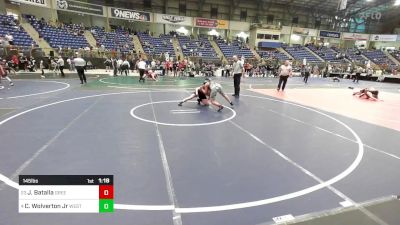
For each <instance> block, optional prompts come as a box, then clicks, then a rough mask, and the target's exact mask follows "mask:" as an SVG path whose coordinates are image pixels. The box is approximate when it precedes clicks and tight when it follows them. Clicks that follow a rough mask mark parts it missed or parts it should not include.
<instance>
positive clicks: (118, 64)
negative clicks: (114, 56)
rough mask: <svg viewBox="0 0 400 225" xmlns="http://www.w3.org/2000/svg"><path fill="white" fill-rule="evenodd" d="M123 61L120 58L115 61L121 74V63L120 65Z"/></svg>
mask: <svg viewBox="0 0 400 225" xmlns="http://www.w3.org/2000/svg"><path fill="white" fill-rule="evenodd" d="M123 62H124V61H123V60H122V59H121V58H119V59H118V61H117V68H118V71H119V72H120V74H121V75H122V70H121V65H122V63H123Z"/></svg>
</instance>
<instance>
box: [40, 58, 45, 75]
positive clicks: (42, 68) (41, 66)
mask: <svg viewBox="0 0 400 225" xmlns="http://www.w3.org/2000/svg"><path fill="white" fill-rule="evenodd" d="M39 69H40V70H41V71H42V75H41V78H45V76H44V62H43V60H40V64H39Z"/></svg>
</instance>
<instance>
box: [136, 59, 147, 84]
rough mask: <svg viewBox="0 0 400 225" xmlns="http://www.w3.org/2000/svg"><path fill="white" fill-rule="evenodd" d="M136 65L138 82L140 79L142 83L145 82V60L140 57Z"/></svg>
mask: <svg viewBox="0 0 400 225" xmlns="http://www.w3.org/2000/svg"><path fill="white" fill-rule="evenodd" d="M137 67H138V69H139V76H140V77H139V83H140V81H143V83H144V82H145V79H144V71H145V70H146V62H145V61H144V60H143V59H142V58H140V59H139V61H138V63H137Z"/></svg>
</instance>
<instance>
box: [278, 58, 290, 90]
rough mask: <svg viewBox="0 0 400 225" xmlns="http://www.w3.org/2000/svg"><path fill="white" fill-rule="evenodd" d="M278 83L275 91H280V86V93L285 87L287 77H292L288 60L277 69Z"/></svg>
mask: <svg viewBox="0 0 400 225" xmlns="http://www.w3.org/2000/svg"><path fill="white" fill-rule="evenodd" d="M278 74H279V83H278V88H277V89H276V90H277V91H280V89H281V85H282V84H283V85H282V91H284V90H285V87H286V82H287V80H288V77H289V76H290V77H291V76H292V66H290V62H289V60H286V61H285V64H283V65H281V66H280V67H279V73H278Z"/></svg>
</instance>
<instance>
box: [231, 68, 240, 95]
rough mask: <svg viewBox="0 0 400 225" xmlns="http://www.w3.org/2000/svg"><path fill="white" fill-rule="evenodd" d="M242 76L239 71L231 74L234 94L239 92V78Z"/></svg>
mask: <svg viewBox="0 0 400 225" xmlns="http://www.w3.org/2000/svg"><path fill="white" fill-rule="evenodd" d="M241 78H242V74H241V73H235V74H233V86H234V87H235V96H239V94H240V79H241Z"/></svg>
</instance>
